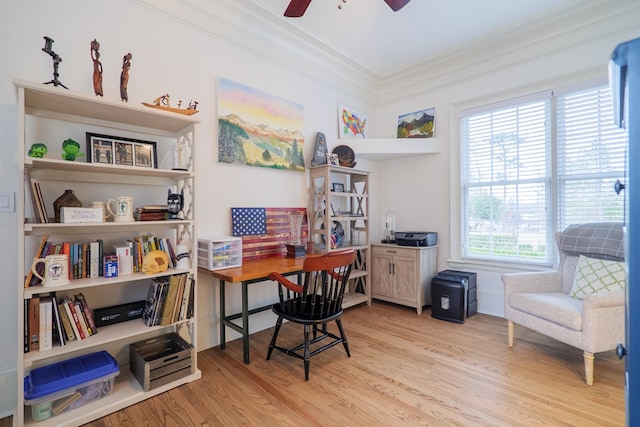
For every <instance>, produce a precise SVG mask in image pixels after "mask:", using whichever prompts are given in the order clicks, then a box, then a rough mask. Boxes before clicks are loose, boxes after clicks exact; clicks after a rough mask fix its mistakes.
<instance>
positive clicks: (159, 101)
mask: <svg viewBox="0 0 640 427" xmlns="http://www.w3.org/2000/svg"><path fill="white" fill-rule="evenodd" d="M142 105H144V106H145V107H151V108H157V109H158V110H164V111H170V112H172V113H180V114H185V115H187V116H190V115H192V114H195V113H197V112H198V110H197V108H198V101H189V106H188V107H187V108H181V107H182V101H181V100H180V101H178V106H177V107H172V106H171V96H169V94H168V93H165V94H164V95H160V96H159V97H157V98H156V99H154V100H153V102H143V103H142Z"/></svg>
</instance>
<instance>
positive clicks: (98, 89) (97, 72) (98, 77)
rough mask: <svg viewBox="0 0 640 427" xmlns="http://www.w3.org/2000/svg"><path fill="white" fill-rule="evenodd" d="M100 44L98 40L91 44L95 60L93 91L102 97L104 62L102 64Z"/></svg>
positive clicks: (92, 55) (92, 56)
mask: <svg viewBox="0 0 640 427" xmlns="http://www.w3.org/2000/svg"><path fill="white" fill-rule="evenodd" d="M99 50H100V43H98V41H97V40H96V39H93V41H92V42H91V59H92V60H93V90H94V92H95V93H96V95H98V96H102V62H100V52H98V51H99Z"/></svg>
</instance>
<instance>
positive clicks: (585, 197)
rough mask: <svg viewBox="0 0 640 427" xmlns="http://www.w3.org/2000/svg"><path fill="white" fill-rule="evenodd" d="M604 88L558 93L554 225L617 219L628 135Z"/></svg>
mask: <svg viewBox="0 0 640 427" xmlns="http://www.w3.org/2000/svg"><path fill="white" fill-rule="evenodd" d="M612 117H613V105H612V100H611V93H610V90H609V87H608V86H603V87H599V88H592V89H588V90H582V91H579V92H575V93H571V94H567V95H563V96H560V97H558V113H557V118H558V132H557V133H558V227H559V229H560V230H562V229H564V228H566V227H567V226H568V225H570V224H575V223H583V222H590V221H621V220H622V219H623V215H624V199H623V197H621V196H618V195H616V194H615V192H614V191H613V184H614V183H615V181H616V179H620V180H621V181H623V177H624V167H625V152H626V144H627V134H626V132H625V131H623V130H621V129H619V128H618V127H616V126H615V125H614V123H613V119H612Z"/></svg>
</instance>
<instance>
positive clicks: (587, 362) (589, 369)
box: [583, 351, 595, 385]
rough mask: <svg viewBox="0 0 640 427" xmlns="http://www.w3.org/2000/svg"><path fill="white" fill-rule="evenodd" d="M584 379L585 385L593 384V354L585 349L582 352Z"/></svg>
mask: <svg viewBox="0 0 640 427" xmlns="http://www.w3.org/2000/svg"><path fill="white" fill-rule="evenodd" d="M583 356H584V380H585V382H586V383H587V385H593V361H594V359H595V356H594V355H593V353H589V352H588V351H585V352H584V354H583Z"/></svg>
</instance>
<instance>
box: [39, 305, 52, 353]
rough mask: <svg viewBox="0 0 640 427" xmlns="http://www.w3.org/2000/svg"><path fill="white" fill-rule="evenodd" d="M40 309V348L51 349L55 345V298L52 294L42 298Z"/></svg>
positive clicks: (41, 349) (43, 349) (42, 349)
mask: <svg viewBox="0 0 640 427" xmlns="http://www.w3.org/2000/svg"><path fill="white" fill-rule="evenodd" d="M38 310H40V313H39V316H40V318H39V329H38V331H39V332H38V333H39V336H38V349H39V350H40V351H45V350H51V348H52V347H53V298H52V297H50V296H48V297H42V298H40V303H39V307H38Z"/></svg>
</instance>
